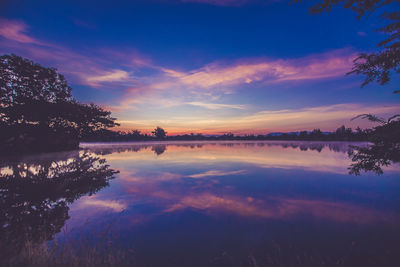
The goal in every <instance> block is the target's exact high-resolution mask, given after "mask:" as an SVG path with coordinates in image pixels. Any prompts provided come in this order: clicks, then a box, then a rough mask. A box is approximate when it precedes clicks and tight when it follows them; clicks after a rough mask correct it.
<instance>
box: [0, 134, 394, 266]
mask: <svg viewBox="0 0 400 267" xmlns="http://www.w3.org/2000/svg"><path fill="white" fill-rule="evenodd" d="M349 145H351V143H342V142H331V143H320V142H273V141H271V142H267V141H262V142H232V141H230V142H174V143H172V142H171V143H167V142H163V143H142V144H140V143H136V144H135V143H113V144H82V145H81V147H82V149H84V150H89V151H90V153H91V154H94V155H97V156H100V157H101V158H104V159H105V160H106V163H107V164H108V165H110V168H112V169H114V170H118V171H119V173H117V174H115V175H114V177H115V178H114V179H112V180H110V181H109V186H105V187H101V186H100V187H99V188H96V190H92V194H90V195H88V194H85V193H87V192H82V194H78V197H75V198H74V199H75V200H74V201H70V202H69V204H68V205H67V206H68V207H67V209H66V210H67V211H66V213H67V216H65V211H64V215H63V216H64V220H61V222H60V223H59V224H60V227H62V228H63V229H64V231H62V232H61V233H58V234H57V235H56V236H55V238H56V240H59V239H63V238H69V239H75V238H76V239H77V238H82V236H90V235H92V234H93V232H96V233H97V232H104V231H106V232H107V234H108V235H110V236H111V237H112V239H113V242H115V243H117V244H119V245H120V246H122V247H124V248H126V249H130V251H131V253H132V254H133V255H134V257H135V261H136V262H137V264H138V265H139V266H210V265H213V266H267V265H269V264H274V265H276V266H286V265H287V266H289V265H291V264H293V263H294V262H303V263H304V264H305V265H307V262H308V263H309V265H310V266H311V265H312V264H314V263H315V264H316V265H319V263H320V262H328V263H329V264H330V265H327V266H336V265H340V264H344V265H346V266H354V265H359V264H363V265H364V266H396V263H399V262H400V175H399V174H400V167H399V166H398V165H394V166H389V167H387V168H386V169H384V175H380V176H378V175H376V174H369V173H367V174H363V175H361V176H353V175H349V174H348V171H349V170H348V167H349V165H350V164H351V161H350V159H349V158H348V155H347V151H348V150H349ZM363 145H365V144H363ZM76 153H77V152H76ZM79 153H81V154H82V153H83V152H82V151H81V152H79ZM68 155H70V154H66V153H58V154H57V153H56V154H51V156H46V155H42V157H44V159H43V161H46V160H49V159H51V160H55V159H59V160H63V159H64V160H65V159H66V158H68V157H69V156H68ZM39 160H40V157H34V158H32V157H31V158H30V159H29V160H27V161H29V162H31V163H32V162H35V161H39ZM28 165H29V164H28ZM2 171H3V173H5V172H7V171H8V172H10V168H9V167H4V166H3V169H2ZM25 223H28V224H29V221H28V222H25ZM3 228H4V226H3ZM57 231H58V230H55V232H57ZM335 264H336V265H335ZM393 264H394V265H393Z"/></svg>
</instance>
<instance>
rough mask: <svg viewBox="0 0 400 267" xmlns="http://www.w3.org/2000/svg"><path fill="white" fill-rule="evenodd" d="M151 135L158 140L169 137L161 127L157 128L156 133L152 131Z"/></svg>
mask: <svg viewBox="0 0 400 267" xmlns="http://www.w3.org/2000/svg"><path fill="white" fill-rule="evenodd" d="M151 133H152V134H153V135H154V136H155V137H156V138H157V139H164V138H165V137H166V136H167V132H166V131H165V130H164V129H163V128H161V127H159V126H157V128H155V129H154V131H152V132H151Z"/></svg>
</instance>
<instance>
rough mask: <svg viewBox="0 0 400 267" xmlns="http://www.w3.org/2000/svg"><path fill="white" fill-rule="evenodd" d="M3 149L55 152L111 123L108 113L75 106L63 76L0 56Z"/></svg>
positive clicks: (72, 144)
mask: <svg viewBox="0 0 400 267" xmlns="http://www.w3.org/2000/svg"><path fill="white" fill-rule="evenodd" d="M0 92H1V94H0V130H1V136H0V137H1V141H0V142H1V143H0V147H2V148H3V149H7V148H10V149H12V150H14V151H23V150H32V151H38V150H59V149H65V148H74V147H76V146H77V144H78V142H79V140H81V139H83V138H86V137H88V136H90V135H93V134H94V133H96V132H98V131H101V130H104V129H107V128H110V127H113V126H115V125H117V124H116V123H115V118H112V117H111V113H110V112H109V111H106V110H104V109H102V108H101V107H99V106H97V105H95V104H83V103H79V102H77V101H76V100H75V99H74V98H73V97H72V95H71V87H70V86H68V84H67V81H66V79H65V78H64V76H63V75H61V74H59V73H58V72H57V70H56V69H54V68H45V67H43V66H40V65H39V64H36V63H34V62H33V61H30V60H27V59H23V58H21V57H19V56H16V55H3V56H1V57H0Z"/></svg>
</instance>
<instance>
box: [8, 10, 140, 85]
mask: <svg viewBox="0 0 400 267" xmlns="http://www.w3.org/2000/svg"><path fill="white" fill-rule="evenodd" d="M28 28H29V27H28V25H26V24H25V23H24V22H21V21H15V20H7V19H3V18H0V35H1V36H2V37H4V38H3V39H2V38H0V53H15V54H17V55H19V56H22V57H26V58H29V59H31V60H34V61H35V62H38V63H40V64H42V65H44V66H51V67H56V68H57V69H58V71H59V72H60V73H61V74H63V75H65V76H66V77H67V80H68V81H70V82H73V83H75V84H82V85H88V86H91V87H94V88H97V87H104V86H113V89H114V88H115V87H118V88H128V87H131V86H134V85H136V84H137V81H136V80H135V79H134V78H132V77H130V73H131V71H133V70H134V69H135V68H137V66H138V65H139V63H140V64H142V65H143V64H144V62H147V61H146V60H144V59H142V58H141V56H140V55H138V53H137V52H136V51H135V50H133V49H131V50H129V51H124V53H123V52H122V51H114V50H110V49H108V50H106V49H90V51H89V50H87V51H85V50H84V49H82V50H81V51H79V52H77V51H74V50H72V49H69V48H68V47H65V46H62V45H57V44H53V43H49V42H46V41H42V40H38V39H36V38H33V37H31V36H30V35H29V34H28ZM115 62H118V64H119V67H125V68H128V69H129V70H130V72H128V71H124V70H122V69H120V68H115V66H114V64H115ZM122 82H124V83H122ZM111 83H114V84H112V85H111Z"/></svg>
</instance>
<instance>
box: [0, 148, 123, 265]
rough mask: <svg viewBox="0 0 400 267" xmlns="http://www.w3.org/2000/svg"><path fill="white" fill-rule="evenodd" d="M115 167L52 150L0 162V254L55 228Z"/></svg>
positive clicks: (86, 155)
mask: <svg viewBox="0 0 400 267" xmlns="http://www.w3.org/2000/svg"><path fill="white" fill-rule="evenodd" d="M115 173H116V171H114V170H112V169H110V168H109V166H108V165H106V164H105V160H104V159H100V158H99V157H96V156H93V155H90V154H89V153H86V152H78V151H74V152H68V153H52V154H47V155H42V156H36V157H29V158H25V159H22V160H18V159H11V160H3V161H2V162H1V165H0V210H1V213H0V226H1V229H0V240H1V242H0V253H1V254H0V257H1V259H4V257H6V256H7V257H11V255H13V254H15V253H18V252H19V251H20V250H21V247H22V246H24V245H25V244H27V243H41V242H43V241H46V240H50V239H52V238H53V236H54V234H56V233H58V232H60V230H61V228H62V227H63V226H64V224H65V222H66V220H67V219H69V215H68V211H69V206H68V205H70V204H71V203H73V202H74V201H75V200H77V199H78V198H80V197H82V196H84V195H92V194H94V193H96V192H98V191H99V190H100V189H102V188H104V187H106V186H108V185H109V180H110V179H111V178H112V177H113V175H114V174H115Z"/></svg>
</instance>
